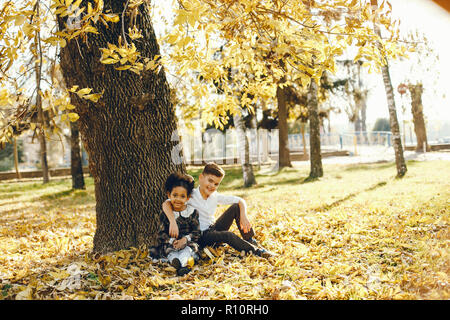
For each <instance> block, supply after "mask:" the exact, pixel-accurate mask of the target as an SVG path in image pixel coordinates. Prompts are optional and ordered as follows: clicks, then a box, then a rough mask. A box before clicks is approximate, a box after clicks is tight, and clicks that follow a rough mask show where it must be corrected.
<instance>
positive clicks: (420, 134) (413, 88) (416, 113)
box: [409, 83, 430, 152]
mask: <svg viewBox="0 0 450 320" xmlns="http://www.w3.org/2000/svg"><path fill="white" fill-rule="evenodd" d="M409 92H410V93H411V113H412V115H413V123H414V132H415V133H416V138H417V146H416V151H417V152H423V151H430V147H429V146H428V140H427V129H426V126H425V120H424V119H423V105H422V93H423V87H422V84H420V83H419V84H415V85H409ZM424 146H425V148H424Z"/></svg>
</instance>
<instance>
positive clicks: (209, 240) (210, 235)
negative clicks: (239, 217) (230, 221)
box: [199, 230, 256, 252]
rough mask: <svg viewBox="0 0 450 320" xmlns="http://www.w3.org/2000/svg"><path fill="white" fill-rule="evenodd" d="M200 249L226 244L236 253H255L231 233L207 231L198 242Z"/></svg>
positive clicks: (251, 246) (252, 247) (252, 248)
mask: <svg viewBox="0 0 450 320" xmlns="http://www.w3.org/2000/svg"><path fill="white" fill-rule="evenodd" d="M199 243H200V245H201V246H202V247H206V246H211V245H213V244H219V243H226V244H228V245H229V246H231V247H232V248H234V249H236V250H237V251H239V252H241V251H245V252H256V248H255V247H254V246H253V245H252V244H251V243H249V242H247V241H245V240H244V239H242V238H240V237H239V236H237V235H236V234H234V233H233V232H231V231H218V230H208V231H206V232H204V233H203V234H202V236H201V237H200V241H199Z"/></svg>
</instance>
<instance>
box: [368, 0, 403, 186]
mask: <svg viewBox="0 0 450 320" xmlns="http://www.w3.org/2000/svg"><path fill="white" fill-rule="evenodd" d="M371 5H372V9H373V11H374V12H375V10H376V9H377V8H378V3H377V0H371ZM374 30H375V33H376V34H377V35H378V36H379V37H380V38H381V31H380V28H379V26H378V25H377V23H376V22H375V23H374ZM379 46H380V44H379ZM381 73H382V74H383V82H384V88H385V90H386V98H387V103H388V109H389V123H390V126H391V132H392V138H393V145H394V152H395V164H396V166H397V177H399V178H401V177H403V176H404V175H405V174H406V171H407V168H406V162H405V158H404V156H403V146H402V139H401V136H400V127H399V124H398V119H397V109H396V107H395V99H394V89H393V88H392V82H391V76H390V74H389V64H388V61H387V58H386V65H384V66H383V67H381Z"/></svg>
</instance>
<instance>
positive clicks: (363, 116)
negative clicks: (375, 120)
mask: <svg viewBox="0 0 450 320" xmlns="http://www.w3.org/2000/svg"><path fill="white" fill-rule="evenodd" d="M361 99H362V101H361V131H362V132H363V135H364V142H365V143H368V141H369V138H368V137H367V126H366V120H367V93H363V94H362V97H361Z"/></svg>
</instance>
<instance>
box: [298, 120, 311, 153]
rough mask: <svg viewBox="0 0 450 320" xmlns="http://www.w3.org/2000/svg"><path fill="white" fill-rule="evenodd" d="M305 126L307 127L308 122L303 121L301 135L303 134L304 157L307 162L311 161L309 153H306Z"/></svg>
mask: <svg viewBox="0 0 450 320" xmlns="http://www.w3.org/2000/svg"><path fill="white" fill-rule="evenodd" d="M305 126H306V122H303V121H302V122H301V124H300V130H301V133H302V144H303V157H304V159H305V160H308V159H309V155H308V153H307V151H306V138H305V134H306V133H305Z"/></svg>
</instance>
